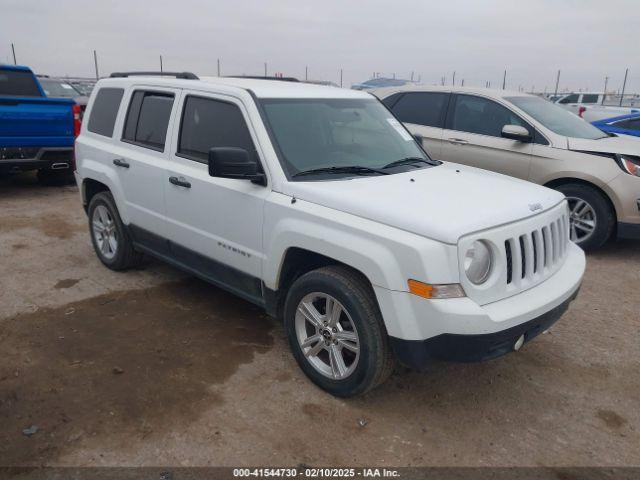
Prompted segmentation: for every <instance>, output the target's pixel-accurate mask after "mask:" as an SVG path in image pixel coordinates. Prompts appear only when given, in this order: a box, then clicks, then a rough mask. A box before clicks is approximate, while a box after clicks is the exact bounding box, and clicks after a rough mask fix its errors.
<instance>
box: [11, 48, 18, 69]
mask: <svg viewBox="0 0 640 480" xmlns="http://www.w3.org/2000/svg"><path fill="white" fill-rule="evenodd" d="M11 53H13V64H14V65H17V64H18V62H17V61H16V47H14V45H13V43H12V44H11Z"/></svg>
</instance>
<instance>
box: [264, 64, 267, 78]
mask: <svg viewBox="0 0 640 480" xmlns="http://www.w3.org/2000/svg"><path fill="white" fill-rule="evenodd" d="M264 76H265V77H266V76H267V62H264Z"/></svg>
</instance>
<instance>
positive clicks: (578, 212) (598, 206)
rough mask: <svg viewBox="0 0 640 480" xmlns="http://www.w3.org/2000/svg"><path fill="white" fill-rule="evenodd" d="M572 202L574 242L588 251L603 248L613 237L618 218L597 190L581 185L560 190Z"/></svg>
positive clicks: (571, 213)
mask: <svg viewBox="0 0 640 480" xmlns="http://www.w3.org/2000/svg"><path fill="white" fill-rule="evenodd" d="M556 190H559V191H561V192H562V193H564V194H565V196H566V197H567V202H568V203H569V212H570V215H569V226H570V236H571V240H572V241H573V242H575V243H577V244H578V245H579V246H580V247H582V248H583V249H585V250H588V249H591V248H598V247H601V246H602V245H603V244H604V243H605V242H606V241H607V240H608V239H609V237H610V236H611V233H612V232H613V227H614V224H615V215H614V213H613V211H612V209H611V207H610V206H609V203H608V202H607V199H606V198H605V197H604V196H603V195H602V194H601V193H600V192H598V191H597V190H596V189H595V188H593V187H590V186H588V185H582V184H579V183H568V184H566V185H560V186H558V187H556Z"/></svg>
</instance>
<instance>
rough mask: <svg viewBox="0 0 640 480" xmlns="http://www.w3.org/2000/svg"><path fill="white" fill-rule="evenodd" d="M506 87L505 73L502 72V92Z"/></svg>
mask: <svg viewBox="0 0 640 480" xmlns="http://www.w3.org/2000/svg"><path fill="white" fill-rule="evenodd" d="M506 86H507V71H506V70H505V71H504V76H503V77H502V89H503V90H504V89H505V88H506Z"/></svg>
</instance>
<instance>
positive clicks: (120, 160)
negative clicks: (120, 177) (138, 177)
mask: <svg viewBox="0 0 640 480" xmlns="http://www.w3.org/2000/svg"><path fill="white" fill-rule="evenodd" d="M113 164H114V165H115V166H116V167H123V168H129V162H127V161H126V160H125V159H124V158H116V159H115V160H114V161H113Z"/></svg>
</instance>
